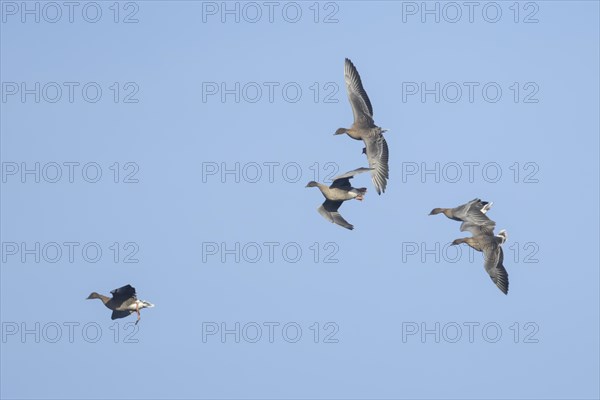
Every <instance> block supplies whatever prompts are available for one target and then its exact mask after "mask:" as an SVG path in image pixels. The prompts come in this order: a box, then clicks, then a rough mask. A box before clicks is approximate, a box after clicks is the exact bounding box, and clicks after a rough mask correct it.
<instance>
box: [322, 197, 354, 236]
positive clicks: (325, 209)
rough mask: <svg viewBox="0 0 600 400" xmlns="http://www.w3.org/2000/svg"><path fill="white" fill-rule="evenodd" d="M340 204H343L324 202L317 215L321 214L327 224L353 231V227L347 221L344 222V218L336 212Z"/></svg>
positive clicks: (339, 202)
mask: <svg viewBox="0 0 600 400" xmlns="http://www.w3.org/2000/svg"><path fill="white" fill-rule="evenodd" d="M342 203H343V202H341V201H332V200H325V201H324V202H323V204H322V205H321V206H320V207H319V208H318V209H317V211H319V214H321V215H322V216H323V218H325V219H326V220H328V221H329V222H333V223H334V224H337V225H339V226H342V227H344V228H346V229H350V230H352V229H354V226H353V225H352V224H350V223H349V222H348V221H346V220H345V219H344V217H342V215H341V214H340V213H339V212H338V209H339V208H340V206H341V205H342Z"/></svg>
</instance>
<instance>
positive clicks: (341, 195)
mask: <svg viewBox="0 0 600 400" xmlns="http://www.w3.org/2000/svg"><path fill="white" fill-rule="evenodd" d="M367 171H371V168H357V169H355V170H353V171H349V172H346V173H345V174H343V175H340V176H338V177H335V178H333V182H332V183H331V185H330V186H327V185H324V184H322V183H319V182H315V181H310V182H308V184H307V185H306V187H318V188H319V190H320V191H321V193H322V194H323V196H324V197H325V202H323V204H322V205H321V206H320V207H319V208H318V209H317V211H319V214H321V215H322V216H323V218H325V219H326V220H328V221H329V222H333V223H334V224H337V225H339V226H342V227H344V228H346V229H354V225H352V224H350V223H349V222H348V221H346V220H345V219H344V217H342V215H341V214H340V213H339V212H338V209H339V208H340V206H341V205H342V203H343V202H344V201H346V200H352V199H356V200H361V201H362V200H363V198H364V196H365V194H366V193H367V188H353V187H352V185H350V179H352V178H353V177H354V175H357V174H360V173H363V172H367Z"/></svg>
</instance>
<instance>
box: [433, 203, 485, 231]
mask: <svg viewBox="0 0 600 400" xmlns="http://www.w3.org/2000/svg"><path fill="white" fill-rule="evenodd" d="M492 204H493V203H491V202H487V201H483V200H481V199H473V200H471V201H469V202H468V203H465V204H462V205H460V206H458V207H454V208H434V209H433V210H431V212H430V213H429V215H437V214H444V215H445V216H446V217H448V218H450V219H452V220H454V221H461V222H462V224H461V226H460V230H461V232H464V231H467V230H470V229H477V230H479V231H480V233H487V232H489V233H491V232H493V230H494V227H495V226H496V223H495V222H494V221H492V220H491V219H489V218H488V216H487V215H485V214H486V213H487V212H488V211H489V209H490V208H491V207H492ZM473 235H475V233H473Z"/></svg>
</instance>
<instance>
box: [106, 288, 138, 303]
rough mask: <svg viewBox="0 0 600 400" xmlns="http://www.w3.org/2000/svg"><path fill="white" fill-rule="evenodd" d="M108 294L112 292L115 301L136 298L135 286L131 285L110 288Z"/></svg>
mask: <svg viewBox="0 0 600 400" xmlns="http://www.w3.org/2000/svg"><path fill="white" fill-rule="evenodd" d="M110 294H112V296H113V299H115V300H116V301H124V300H127V299H130V298H134V299H135V298H137V297H136V294H135V288H134V287H133V286H131V285H125V286H123V287H120V288H118V289H115V290H111V291H110Z"/></svg>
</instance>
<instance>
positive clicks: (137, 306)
mask: <svg viewBox="0 0 600 400" xmlns="http://www.w3.org/2000/svg"><path fill="white" fill-rule="evenodd" d="M135 312H136V313H137V316H138V317H137V321H135V324H136V325H137V324H138V322H140V306H139V305H138V304H137V303H136V305H135Z"/></svg>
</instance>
